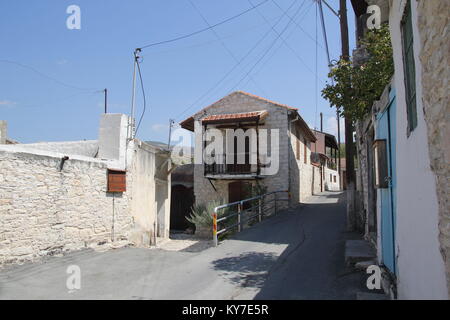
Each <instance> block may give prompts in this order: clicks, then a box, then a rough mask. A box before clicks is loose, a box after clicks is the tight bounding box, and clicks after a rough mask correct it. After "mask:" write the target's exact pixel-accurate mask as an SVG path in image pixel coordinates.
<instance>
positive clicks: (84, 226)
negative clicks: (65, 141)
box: [0, 151, 133, 265]
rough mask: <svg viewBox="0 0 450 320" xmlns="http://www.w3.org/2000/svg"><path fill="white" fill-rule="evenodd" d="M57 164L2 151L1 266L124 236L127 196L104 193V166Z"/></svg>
mask: <svg viewBox="0 0 450 320" xmlns="http://www.w3.org/2000/svg"><path fill="white" fill-rule="evenodd" d="M60 161H61V159H60V158H56V157H50V156H43V155H36V154H26V153H19V152H4V151H0V265H1V264H4V263H14V262H22V261H25V260H32V259H34V258H37V257H40V256H44V255H52V254H55V253H60V252H63V251H66V250H73V249H81V248H85V247H89V246H94V245H97V244H101V243H104V242H110V241H111V239H112V238H113V237H114V240H121V239H126V238H127V237H128V234H129V231H130V229H131V227H132V225H133V218H132V217H131V215H130V214H129V212H128V209H127V205H128V201H129V196H128V194H127V193H123V194H121V193H115V194H110V193H106V188H107V184H106V181H107V180H106V179H107V177H106V169H107V168H106V165H105V164H104V163H102V162H90V161H81V160H72V159H69V160H67V161H66V162H65V164H64V167H63V169H62V171H59V166H60ZM127 182H128V181H127Z"/></svg>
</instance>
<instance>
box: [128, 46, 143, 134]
mask: <svg viewBox="0 0 450 320" xmlns="http://www.w3.org/2000/svg"><path fill="white" fill-rule="evenodd" d="M140 53H141V49H140V48H137V49H136V50H134V52H133V56H134V59H133V85H132V87H133V89H132V95H131V113H130V126H129V127H130V133H129V134H130V135H129V137H130V138H131V139H134V135H135V133H136V131H135V130H136V126H135V125H136V122H135V119H134V112H135V109H134V103H135V99H136V65H137V64H138V61H139V58H140V56H139V54H140Z"/></svg>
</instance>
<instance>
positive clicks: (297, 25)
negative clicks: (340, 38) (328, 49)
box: [271, 0, 323, 49]
mask: <svg viewBox="0 0 450 320" xmlns="http://www.w3.org/2000/svg"><path fill="white" fill-rule="evenodd" d="M271 1H272V2H273V3H274V4H275V5H276V6H277V7H278V8H279V9H280V10H281V11H282V12H283V8H281V7H280V5H279V4H278V3H277V2H276V1H275V0H271ZM314 1H315V0H314ZM286 16H287V17H288V18H289V19H290V20H292V17H291V16H289V15H288V14H287V15H286ZM292 22H293V23H294V24H295V26H296V27H297V28H299V29H300V30H301V31H302V32H303V33H304V34H306V35H307V36H308V38H310V39H311V40H312V41H314V42H315V43H316V44H317V45H319V46H320V47H321V48H322V49H323V47H322V45H321V44H320V43H318V42H317V38H316V39H314V38H313V37H312V36H311V35H310V34H309V33H308V32H306V30H305V29H303V28H302V26H301V25H299V24H298V23H297V22H296V21H292Z"/></svg>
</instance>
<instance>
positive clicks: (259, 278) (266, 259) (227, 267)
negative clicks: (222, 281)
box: [212, 252, 277, 288]
mask: <svg viewBox="0 0 450 320" xmlns="http://www.w3.org/2000/svg"><path fill="white" fill-rule="evenodd" d="M276 260H277V257H276V255H274V254H273V253H267V252H246V253H242V254H240V255H238V256H235V257H228V258H222V259H218V260H215V261H213V262H212V264H213V268H214V269H215V270H217V271H218V272H219V274H220V275H221V276H223V277H224V278H226V279H227V280H229V281H230V282H232V283H233V284H235V285H239V286H241V287H245V288H249V287H251V288H261V287H262V286H263V284H264V281H265V280H266V278H267V274H268V273H267V270H268V269H270V266H271V265H272V264H273V263H274V262H275V261H276Z"/></svg>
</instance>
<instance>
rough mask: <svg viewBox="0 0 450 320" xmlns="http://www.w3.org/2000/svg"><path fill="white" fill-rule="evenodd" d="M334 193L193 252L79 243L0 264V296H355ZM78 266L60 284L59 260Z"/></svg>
mask: <svg viewBox="0 0 450 320" xmlns="http://www.w3.org/2000/svg"><path fill="white" fill-rule="evenodd" d="M354 237H355V235H353V234H349V233H346V232H345V203H344V201H342V194H341V193H324V194H323V195H321V196H315V197H313V198H312V202H311V203H308V204H304V205H301V206H300V207H298V208H296V209H292V210H289V211H285V212H281V213H279V214H278V215H276V216H273V217H270V218H268V219H266V220H264V221H263V222H261V223H259V224H256V225H254V226H252V227H251V228H249V229H246V230H244V231H243V232H241V233H239V234H238V235H237V236H235V237H233V239H229V240H225V241H223V242H221V243H220V245H219V246H218V247H217V248H208V249H206V250H203V251H201V252H176V251H165V250H160V249H138V248H122V249H116V250H110V251H107V252H102V253H99V252H94V251H92V250H83V251H78V252H73V253H70V254H68V255H65V256H63V257H52V258H50V259H47V260H46V261H44V262H39V263H32V264H26V265H22V266H14V267H8V268H5V269H3V270H0V299H355V298H356V292H357V291H359V290H361V287H362V286H363V284H364V281H365V276H364V274H362V273H358V272H354V271H351V270H347V269H346V268H345V265H344V243H345V240H346V239H349V238H354ZM70 265H77V266H79V267H80V271H81V288H80V289H79V290H68V289H67V286H66V281H67V278H68V276H69V275H68V274H67V273H66V271H67V267H68V266H70Z"/></svg>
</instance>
